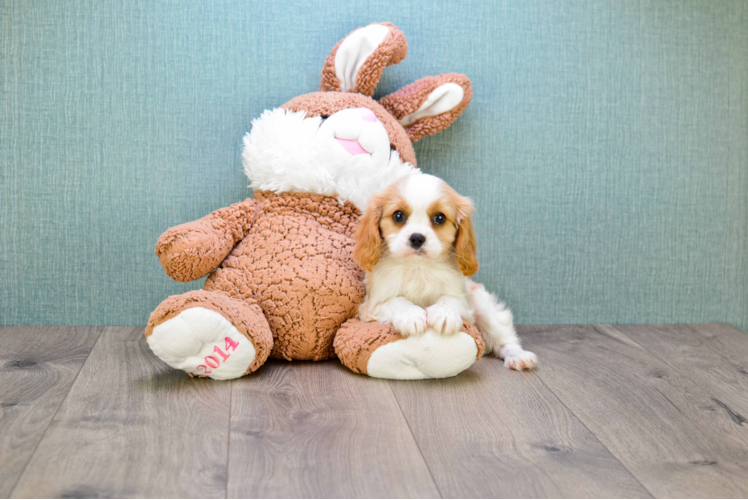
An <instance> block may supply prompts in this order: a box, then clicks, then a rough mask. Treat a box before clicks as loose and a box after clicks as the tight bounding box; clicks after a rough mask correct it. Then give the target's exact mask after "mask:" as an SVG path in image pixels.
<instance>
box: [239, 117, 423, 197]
mask: <svg viewBox="0 0 748 500" xmlns="http://www.w3.org/2000/svg"><path fill="white" fill-rule="evenodd" d="M336 137H337V138H343V139H348V140H356V139H357V140H359V142H360V143H361V145H362V146H363V147H364V149H366V151H368V152H369V153H370V154H359V155H351V154H350V153H349V152H347V151H346V150H345V149H344V148H343V147H341V145H340V144H339V143H338V142H337V141H336ZM242 161H243V164H244V172H245V173H246V174H247V177H248V178H249V181H250V187H251V188H252V189H255V190H267V191H274V192H276V193H281V192H299V193H316V194H321V195H325V196H333V197H336V198H338V200H339V201H341V202H345V201H350V202H351V203H353V204H354V205H355V206H356V207H357V208H359V209H360V210H361V211H363V210H365V209H366V206H367V204H368V202H369V198H370V197H371V196H372V195H373V194H374V193H376V192H378V191H381V190H383V189H384V188H385V187H387V186H389V185H390V184H392V183H393V182H395V181H396V180H398V179H399V178H401V177H403V176H404V175H407V174H410V173H413V172H414V171H418V169H416V168H415V167H413V166H412V165H411V164H410V163H407V162H403V161H402V160H401V159H400V155H399V154H398V153H397V151H394V150H391V149H390V142H389V138H388V137H387V132H386V131H385V129H384V126H383V125H382V124H381V123H380V122H379V121H376V122H367V121H365V120H362V119H361V114H360V113H356V112H354V110H342V111H338V112H337V113H335V114H333V115H332V116H330V117H329V118H328V119H327V120H326V121H325V122H324V123H323V120H322V118H320V117H318V116H315V117H309V118H307V117H306V113H305V112H303V111H288V110H286V109H282V108H276V109H273V110H267V111H265V112H264V113H263V114H262V115H261V116H260V117H259V118H256V119H255V120H254V121H253V122H252V130H251V131H250V132H249V133H247V134H246V135H245V136H244V152H243V154H242Z"/></svg>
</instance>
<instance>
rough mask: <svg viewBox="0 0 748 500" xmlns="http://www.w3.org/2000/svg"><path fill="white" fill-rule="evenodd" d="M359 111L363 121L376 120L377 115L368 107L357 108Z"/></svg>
mask: <svg viewBox="0 0 748 500" xmlns="http://www.w3.org/2000/svg"><path fill="white" fill-rule="evenodd" d="M359 110H360V111H361V118H362V119H363V120H364V121H365V122H375V121H377V115H375V114H374V111H372V110H370V109H368V108H359Z"/></svg>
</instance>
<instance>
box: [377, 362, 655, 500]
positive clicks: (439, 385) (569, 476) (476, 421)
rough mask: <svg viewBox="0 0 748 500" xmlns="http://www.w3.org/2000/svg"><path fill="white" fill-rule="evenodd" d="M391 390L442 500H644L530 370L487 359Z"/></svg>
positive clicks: (632, 481)
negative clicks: (561, 499)
mask: <svg viewBox="0 0 748 500" xmlns="http://www.w3.org/2000/svg"><path fill="white" fill-rule="evenodd" d="M391 385H392V388H393V390H394V393H395V396H396V397H397V399H398V401H399V403H400V406H401V407H402V409H403V413H404V414H405V417H406V419H407V420H408V423H409V425H410V427H411V429H412V430H413V434H414V435H415V437H416V441H417V442H418V446H419V447H420V449H421V451H422V453H423V455H424V457H425V459H426V462H427V463H428V465H429V469H430V470H431V473H432V474H433V476H434V479H435V481H436V483H437V485H438V487H439V490H440V491H441V493H442V494H443V495H444V496H445V497H446V498H450V497H460V498H462V497H467V498H471V497H479V498H527V497H554V498H556V497H572V498H574V497H594V498H597V497H649V494H648V492H647V491H646V490H645V489H644V488H643V487H642V486H641V484H639V482H638V481H637V480H636V479H635V478H634V477H633V476H632V475H631V474H630V473H629V472H628V471H627V470H626V469H625V468H624V467H623V466H622V465H621V464H620V463H619V462H618V460H616V459H615V458H614V457H613V456H612V455H611V454H610V452H609V451H608V450H607V449H606V448H605V447H604V446H603V445H602V444H600V442H599V441H598V440H597V439H596V438H595V437H594V436H593V435H592V434H591V433H590V432H589V431H588V430H587V429H585V427H584V426H583V425H582V424H581V423H580V422H579V420H577V418H576V417H574V416H573V415H572V413H571V412H570V411H569V410H568V409H567V408H565V407H564V405H563V404H562V403H561V402H560V401H559V400H558V399H557V398H556V397H555V396H554V395H553V394H552V393H551V392H550V391H549V390H548V388H547V387H545V385H543V383H542V382H541V381H540V380H539V379H538V378H537V377H536V376H535V374H534V373H529V372H524V373H518V372H514V371H509V370H507V369H505V368H504V367H503V365H502V362H501V361H499V360H497V359H495V358H484V359H482V360H479V361H478V362H477V363H476V364H475V365H473V367H472V368H471V369H470V370H468V371H467V372H463V373H462V374H460V375H458V376H457V377H454V378H451V379H443V380H427V381H418V382H395V381H392V382H391Z"/></svg>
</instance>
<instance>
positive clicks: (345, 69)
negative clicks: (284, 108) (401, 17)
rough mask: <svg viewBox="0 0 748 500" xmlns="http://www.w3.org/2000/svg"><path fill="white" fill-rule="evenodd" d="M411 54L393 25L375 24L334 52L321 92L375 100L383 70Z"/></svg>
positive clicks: (340, 43) (323, 78)
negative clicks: (352, 93)
mask: <svg viewBox="0 0 748 500" xmlns="http://www.w3.org/2000/svg"><path fill="white" fill-rule="evenodd" d="M407 53H408V43H407V42H406V41H405V35H404V34H403V32H402V31H400V30H399V29H398V28H397V26H395V25H393V24H391V23H372V24H370V25H368V26H365V27H363V28H358V29H357V30H354V31H352V32H351V33H350V34H349V35H348V36H347V37H345V38H343V39H342V40H341V41H340V42H338V44H337V45H336V46H335V47H334V48H333V49H332V52H330V55H329V56H327V59H325V66H324V68H323V69H322V82H321V83H320V91H322V92H331V91H332V92H334V91H337V92H359V93H361V94H364V95H368V96H372V95H373V94H374V89H375V88H376V86H377V83H379V79H380V78H381V76H382V70H384V68H385V67H387V66H389V65H391V64H398V63H399V62H400V61H402V60H403V59H405V55H406V54H407Z"/></svg>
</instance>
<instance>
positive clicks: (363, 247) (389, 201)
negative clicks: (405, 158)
mask: <svg viewBox="0 0 748 500" xmlns="http://www.w3.org/2000/svg"><path fill="white" fill-rule="evenodd" d="M406 180H407V176H405V177H403V178H401V179H400V180H398V181H397V182H395V183H394V184H392V185H391V186H389V187H388V188H387V189H385V190H384V191H382V192H380V193H378V194H376V195H374V196H372V198H371V200H370V201H369V206H368V208H367V209H366V212H364V215H363V217H361V219H360V220H359V224H358V229H357V230H356V246H355V247H354V249H353V259H354V260H355V261H356V262H357V263H358V265H359V266H361V269H363V270H364V271H371V270H372V269H374V266H376V265H377V263H378V262H379V259H380V258H381V257H382V251H383V250H384V239H385V238H386V237H387V236H388V235H390V234H393V233H396V232H398V231H400V229H402V227H403V224H404V223H402V224H398V223H397V222H395V221H394V220H393V219H392V214H394V213H395V212H397V211H398V210H400V211H402V212H403V213H404V214H405V216H406V222H407V217H408V216H410V214H411V212H412V210H411V208H410V205H408V202H407V201H406V200H405V198H404V197H403V195H402V193H401V187H402V185H403V183H404V182H406Z"/></svg>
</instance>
